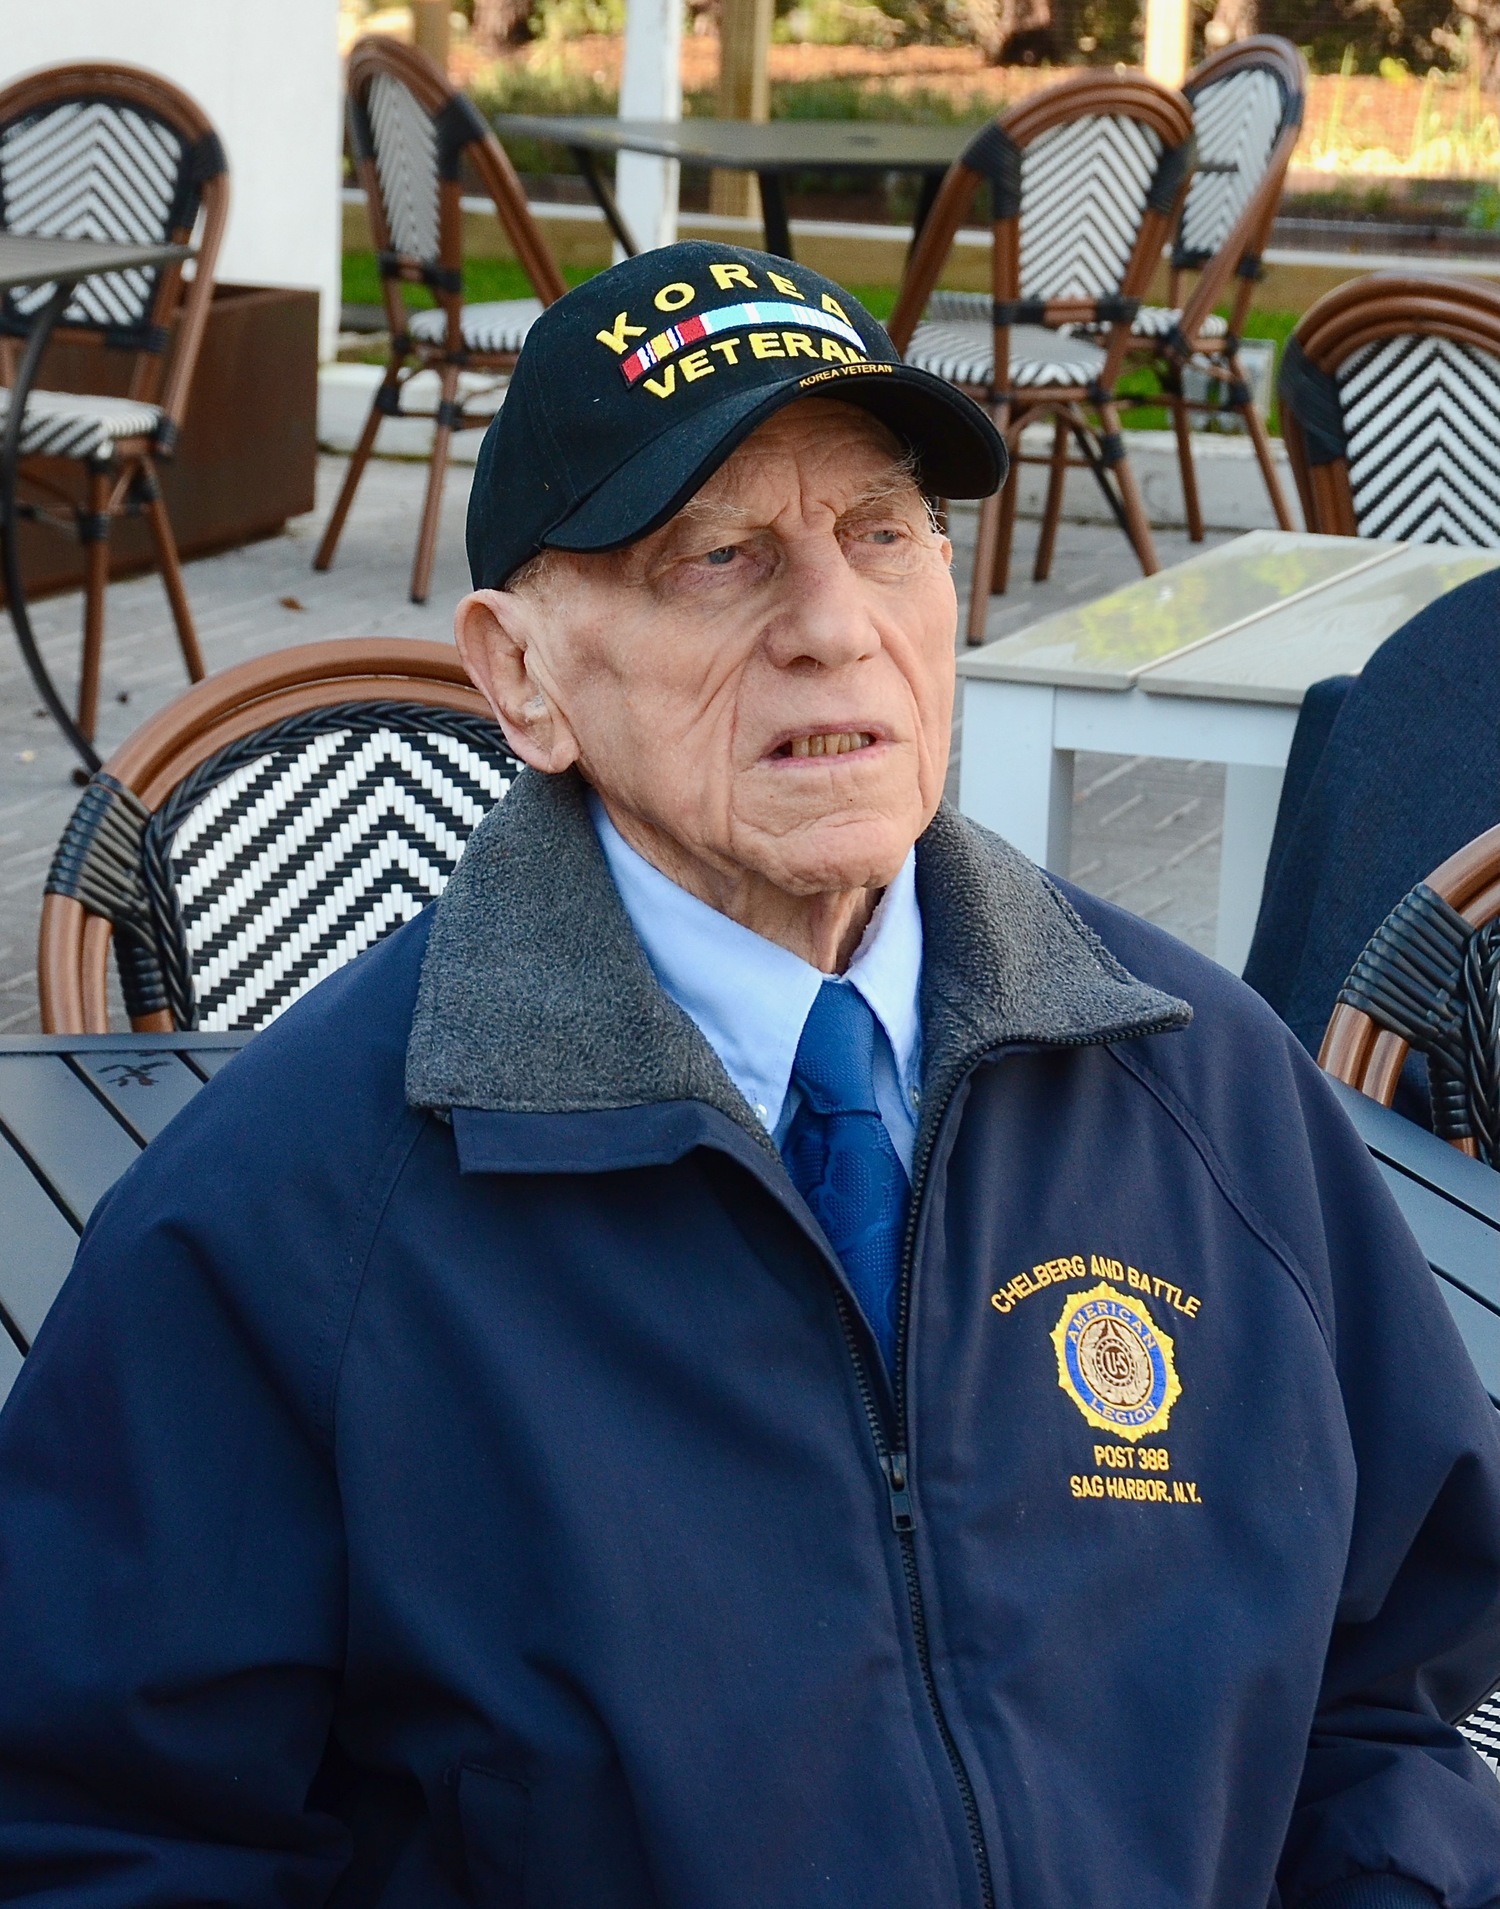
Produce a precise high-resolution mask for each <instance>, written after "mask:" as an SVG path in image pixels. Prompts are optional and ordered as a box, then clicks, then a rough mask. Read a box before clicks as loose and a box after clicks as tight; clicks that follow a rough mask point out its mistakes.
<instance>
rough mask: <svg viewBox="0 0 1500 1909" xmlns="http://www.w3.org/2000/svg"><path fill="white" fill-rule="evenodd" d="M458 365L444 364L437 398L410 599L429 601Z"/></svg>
mask: <svg viewBox="0 0 1500 1909" xmlns="http://www.w3.org/2000/svg"><path fill="white" fill-rule="evenodd" d="M457 396H458V366H457V365H444V366H443V386H442V397H441V398H440V399H439V400H438V418H437V429H436V430H435V431H434V432H433V434H432V460H431V462H430V463H429V465H428V467H427V496H426V499H425V500H424V502H423V505H422V525H421V529H420V530H419V531H418V532H417V554H416V556H415V557H414V559H413V560H412V566H411V600H412V602H413V603H425V602H426V601H427V586H428V584H429V582H430V581H431V580H432V560H433V558H434V557H435V556H436V555H437V540H438V525H439V522H440V520H441V518H442V513H443V481H444V479H445V478H446V477H447V475H448V447H449V445H450V444H451V442H452V440H453V418H454V414H455V413H456V411H457V408H458V407H457V405H456V404H455V402H454V400H455V399H456V398H457Z"/></svg>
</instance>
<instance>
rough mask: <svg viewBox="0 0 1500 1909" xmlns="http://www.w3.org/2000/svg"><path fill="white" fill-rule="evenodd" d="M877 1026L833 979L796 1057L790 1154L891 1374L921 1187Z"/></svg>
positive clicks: (786, 1154)
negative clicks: (912, 1173)
mask: <svg viewBox="0 0 1500 1909" xmlns="http://www.w3.org/2000/svg"><path fill="white" fill-rule="evenodd" d="M876 1032H877V1030H876V1024H875V1016H874V1015H873V1014H872V1013H871V1012H870V1009H869V1007H868V1005H867V1004H866V1002H865V1000H864V997H863V996H862V995H861V994H860V993H859V991H858V990H857V989H856V988H852V987H849V986H847V985H845V984H841V983H839V982H837V981H825V982H824V983H823V985H822V987H821V988H819V990H818V998H817V999H816V1000H815V1001H814V1002H813V1004H812V1010H811V1012H810V1013H809V1014H808V1017H807V1022H806V1025H805V1026H804V1027H803V1029H802V1039H801V1041H800V1042H799V1043H798V1045H797V1058H796V1060H795V1061H794V1062H793V1063H792V1080H793V1082H794V1083H795V1085H796V1086H797V1087H798V1089H799V1090H800V1091H801V1094H802V1104H801V1106H800V1107H799V1108H798V1109H797V1112H796V1113H795V1115H794V1116H793V1118H792V1124H791V1126H790V1128H789V1129H788V1130H787V1136H786V1139H785V1141H784V1142H783V1143H782V1148H781V1157H782V1159H783V1160H785V1162H786V1169H787V1172H788V1173H789V1174H790V1175H791V1176H792V1181H793V1184H794V1185H795V1186H796V1188H797V1191H798V1192H799V1193H800V1194H801V1195H802V1197H803V1199H805V1200H806V1201H807V1204H808V1205H809V1206H810V1207H811V1208H812V1211H813V1215H814V1217H815V1218H816V1219H817V1221H818V1223H819V1225H820V1226H821V1227H822V1228H823V1231H824V1232H825V1233H826V1234H827V1235H828V1241H829V1244H830V1245H831V1246H832V1247H833V1250H834V1251H835V1252H836V1253H837V1254H838V1256H839V1259H840V1260H841V1261H842V1263H843V1267H844V1271H845V1272H846V1273H847V1274H848V1276H849V1284H850V1286H851V1287H853V1289H854V1296H855V1298H856V1299H857V1300H858V1301H859V1304H860V1310H861V1311H862V1312H863V1313H864V1315H865V1318H866V1319H867V1320H868V1321H869V1323H870V1326H871V1328H872V1329H873V1331H874V1334H875V1337H876V1339H877V1340H878V1341H879V1344H880V1351H881V1356H882V1357H883V1358H884V1360H885V1363H886V1369H887V1371H891V1370H893V1369H894V1366H895V1360H896V1275H897V1272H898V1270H899V1267H900V1263H901V1243H902V1236H903V1234H904V1232H905V1229H906V1209H907V1204H908V1201H909V1199H910V1195H911V1188H910V1185H909V1184H908V1182H907V1178H906V1170H905V1168H904V1167H903V1166H902V1164H901V1156H900V1155H899V1154H898V1153H897V1152H896V1149H895V1148H894V1147H893V1146H892V1145H891V1137H890V1135H889V1134H888V1133H887V1132H886V1130H885V1122H884V1121H883V1120H882V1119H881V1118H880V1109H879V1107H878V1106H877V1105H876V1102H875V1038H876Z"/></svg>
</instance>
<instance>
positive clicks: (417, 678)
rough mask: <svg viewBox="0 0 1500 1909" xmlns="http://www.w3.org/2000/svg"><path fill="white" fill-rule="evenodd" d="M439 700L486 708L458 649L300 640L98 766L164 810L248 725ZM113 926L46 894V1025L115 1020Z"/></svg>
mask: <svg viewBox="0 0 1500 1909" xmlns="http://www.w3.org/2000/svg"><path fill="white" fill-rule="evenodd" d="M362 701H370V702H391V701H401V702H405V703H420V704H430V705H432V706H433V707H435V708H440V709H452V710H459V711H462V712H464V713H465V714H469V715H475V716H488V714H489V708H488V705H487V704H486V703H485V700H484V698H483V697H482V696H481V695H480V694H479V692H478V690H476V689H475V688H474V687H473V685H472V684H471V683H470V682H469V679H468V678H467V676H465V674H464V671H463V666H462V664H461V663H460V662H459V660H458V652H457V651H456V650H455V649H454V648H453V647H452V645H451V644H447V643H431V642H424V641H419V640H417V639H415V638H410V637H371V638H367V639H363V640H358V641H351V640H350V639H348V638H340V639H337V640H334V641H331V642H323V643H308V644H301V645H298V646H296V647H294V648H291V649H284V650H277V651H275V652H273V654H271V655H270V656H263V657H257V658H256V659H255V660H254V661H252V662H248V663H241V664H238V665H237V666H236V667H235V668H233V669H227V670H224V671H222V672H221V673H219V674H217V675H214V676H211V677H209V678H208V679H207V680H206V681H205V682H202V683H199V684H198V685H197V686H196V687H195V688H193V689H190V690H188V691H186V692H185V693H184V694H183V695H181V696H179V697H178V698H177V699H176V701H175V702H172V703H169V704H168V706H167V707H166V708H165V709H163V710H162V711H161V712H160V713H159V714H158V715H156V716H153V717H152V718H151V719H150V721H148V722H146V723H143V724H142V725H141V727H140V728H139V729H138V730H136V732H135V733H134V735H132V736H131V737H130V738H129V739H128V740H127V741H125V742H124V743H122V744H121V746H120V747H119V749H117V750H116V751H115V753H114V755H112V756H111V757H110V758H109V760H108V761H107V762H106V763H105V764H104V766H103V768H102V769H100V770H99V771H98V776H97V777H96V778H95V779H96V781H97V780H98V779H99V778H103V777H108V778H112V780H113V781H114V782H115V783H118V784H119V785H120V786H121V787H122V788H124V789H125V790H127V791H129V793H130V795H131V796H133V797H134V798H135V799H136V801H137V802H138V803H139V804H141V805H143V806H144V808H145V809H146V810H148V811H150V812H153V813H154V812H155V811H156V810H157V809H159V808H160V807H161V806H162V804H163V803H164V802H165V801H166V800H167V798H168V796H170V795H171V793H172V791H173V790H174V789H175V788H176V787H177V786H178V784H179V783H181V782H182V781H183V780H184V778H185V777H187V776H188V775H190V774H191V773H192V772H193V770H194V769H196V768H197V767H198V766H199V764H200V763H203V762H206V761H207V760H208V758H209V757H210V756H213V755H216V754H217V753H218V751H219V750H221V749H223V748H225V747H227V745H228V744H230V743H232V742H237V741H239V740H240V739H241V738H242V737H245V736H249V735H253V734H255V733H256V732H257V731H259V730H262V729H267V728H269V727H270V726H271V725H272V724H274V723H278V722H281V721H283V720H285V719H286V718H287V717H291V716H300V715H303V714H305V713H306V712H307V711H309V710H314V709H326V708H329V707H331V706H333V705H337V704H343V703H353V702H362ZM113 934H114V928H113V924H112V922H111V921H110V920H109V918H108V917H107V916H105V915H102V914H96V913H92V912H90V911H89V910H88V909H86V908H85V906H84V904H83V903H82V902H81V901H78V900H75V899H73V898H72V897H70V896H64V895H58V894H48V895H46V896H45V897H44V898H43V901H42V921H41V931H40V936H39V940H38V947H37V989H38V995H39V998H40V1003H41V1018H42V1027H43V1030H44V1031H45V1032H46V1033H48V1034H107V1033H108V1032H109V989H108V959H109V949H110V943H111V941H112V939H113ZM132 1026H133V1027H134V1028H135V1029H136V1031H137V1032H139V1033H163V1032H169V1031H171V1028H172V1018H171V1015H170V1014H168V1013H159V1014H153V1015H147V1016H143V1017H141V1018H139V1019H137V1020H133V1021H132Z"/></svg>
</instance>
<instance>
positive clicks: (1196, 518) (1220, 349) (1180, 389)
mask: <svg viewBox="0 0 1500 1909" xmlns="http://www.w3.org/2000/svg"><path fill="white" fill-rule="evenodd" d="M1182 90H1183V93H1184V94H1185V96H1186V97H1187V99H1188V100H1189V101H1190V102H1191V103H1192V108H1193V125H1194V130H1195V132H1196V134H1197V140H1198V165H1199V170H1198V171H1197V172H1196V173H1195V174H1194V175H1193V180H1192V183H1191V185H1189V187H1188V190H1187V196H1186V198H1184V200H1183V202H1182V210H1181V212H1180V214H1179V216H1178V220H1177V229H1176V233H1175V235H1174V238H1173V243H1172V255H1171V280H1170V291H1169V297H1170V300H1171V303H1170V304H1169V305H1143V306H1142V307H1141V308H1140V310H1139V311H1138V312H1137V313H1136V315H1135V317H1134V318H1133V319H1132V321H1131V326H1130V332H1131V341H1132V342H1131V348H1130V352H1129V354H1128V356H1127V360H1126V362H1127V364H1128V365H1146V366H1149V367H1150V368H1151V369H1152V370H1153V371H1155V373H1156V375H1157V381H1158V382H1159V384H1160V385H1161V388H1162V398H1161V399H1159V400H1158V399H1153V398H1149V397H1147V398H1141V399H1139V400H1130V399H1127V400H1126V403H1127V404H1131V403H1141V404H1152V403H1157V402H1165V404H1166V405H1167V407H1168V409H1169V410H1170V411H1171V413H1172V423H1173V428H1174V430H1175V431H1176V434H1177V458H1178V464H1179V466H1180V468H1181V471H1182V496H1183V504H1184V509H1185V515H1186V517H1187V526H1188V535H1189V537H1190V538H1191V539H1192V541H1193V542H1194V543H1201V542H1202V541H1203V512H1202V508H1201V506H1200V504H1199V501H1198V480H1197V474H1196V472H1195V470H1194V468H1193V442H1192V435H1191V432H1190V429H1189V423H1190V417H1189V414H1190V413H1191V412H1193V411H1206V412H1228V413H1230V414H1231V415H1233V416H1235V417H1238V418H1239V419H1240V421H1241V422H1242V424H1243V425H1244V428H1245V431H1246V433H1247V435H1248V436H1249V439H1250V442H1251V444H1252V446H1253V447H1254V450H1255V456H1256V461H1257V462H1258V463H1259V465H1260V474H1261V476H1262V478H1263V479H1264V480H1265V486H1266V490H1267V493H1268V494H1269V496H1270V499H1271V508H1272V510H1274V511H1275V513H1276V521H1277V523H1278V524H1279V525H1280V526H1281V528H1282V529H1283V530H1291V529H1292V528H1293V524H1292V517H1291V512H1290V511H1289V510H1288V509H1287V503H1286V498H1285V496H1284V495H1283V493H1282V489H1281V482H1280V479H1279V478H1278V477H1277V475H1276V467H1275V465H1274V464H1273V463H1272V461H1271V444H1270V439H1269V437H1268V436H1267V433H1266V426H1265V421H1264V419H1263V418H1262V417H1261V416H1260V413H1259V412H1258V411H1257V410H1256V408H1255V404H1254V402H1253V399H1252V396H1251V390H1250V384H1249V381H1248V380H1247V378H1246V377H1245V373H1244V368H1243V367H1242V365H1241V364H1240V361H1239V348H1240V342H1241V339H1242V336H1243V333H1244V327H1245V317H1246V314H1247V313H1248V311H1249V309H1250V301H1251V299H1252V298H1253V297H1254V295H1255V287H1256V284H1257V282H1258V281H1259V279H1260V278H1261V276H1262V275H1263V272H1264V267H1263V265H1262V263H1261V259H1262V255H1263V253H1264V251H1265V248H1266V245H1267V243H1268V242H1269V240H1270V236H1271V227H1272V224H1273V223H1274V221H1275V218H1276V210H1277V207H1278V206H1279V204H1280V202H1281V193H1282V188H1283V186H1284V185H1285V183H1286V170H1287V167H1288V166H1289V165H1290V163H1291V158H1292V152H1293V149H1294V148H1295V146H1296V144H1297V138H1298V135H1299V133H1300V131H1301V127H1302V111H1303V106H1304V103H1305V101H1306V97H1307V62H1306V61H1305V60H1304V59H1303V57H1302V55H1301V54H1300V53H1299V52H1298V50H1297V49H1296V47H1294V46H1292V45H1291V44H1290V43H1289V42H1288V41H1286V40H1278V39H1274V38H1272V37H1271V36H1269V35H1257V36H1256V37H1255V38H1253V39H1248V40H1240V41H1237V42H1236V43H1235V44H1234V45H1232V46H1227V47H1225V48H1223V50H1222V51H1220V52H1218V53H1215V54H1213V55H1211V56H1210V57H1209V58H1208V59H1206V60H1205V61H1204V62H1203V64H1202V65H1201V66H1198V67H1195V68H1194V70H1193V71H1192V72H1191V73H1190V74H1189V75H1188V77H1187V79H1186V81H1185V82H1184V84H1183V89H1182ZM1194 281H1195V282H1194ZM1226 302H1227V303H1228V305H1229V315H1228V317H1227V318H1225V317H1221V316H1220V315H1219V314H1218V313H1217V312H1216V311H1215V309H1214V308H1215V306H1217V305H1220V304H1223V303H1226ZM1189 369H1191V370H1195V371H1199V372H1202V373H1204V374H1205V375H1206V378H1207V379H1208V380H1209V381H1210V382H1209V384H1208V394H1209V395H1208V396H1207V397H1205V398H1194V397H1189V396H1188V395H1187V393H1186V390H1185V388H1184V377H1183V374H1184V373H1185V372H1186V371H1188V370H1189Z"/></svg>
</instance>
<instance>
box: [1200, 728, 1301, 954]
mask: <svg viewBox="0 0 1500 1909" xmlns="http://www.w3.org/2000/svg"><path fill="white" fill-rule="evenodd" d="M1284 774H1285V770H1284V769H1271V768H1262V767H1260V766H1259V765H1258V764H1251V763H1245V762H1231V763H1228V764H1227V765H1226V766H1225V770H1224V841H1223V847H1222V849H1221V850H1220V854H1219V925H1218V933H1217V935H1216V937H1215V943H1214V956H1215V959H1216V960H1218V961H1219V963H1220V964H1221V965H1222V966H1223V967H1226V968H1228V969H1229V970H1230V972H1231V973H1233V974H1239V973H1240V972H1241V971H1242V970H1243V968H1244V966H1245V957H1246V956H1247V955H1248V954H1249V952H1250V941H1251V938H1252V936H1253V935H1254V933H1255V917H1256V916H1257V915H1258V914H1259V913H1260V893H1261V889H1262V888H1263V887H1264V886H1265V879H1266V860H1267V857H1268V856H1269V855H1270V853H1271V835H1272V832H1273V831H1274V829H1275V827H1276V810H1277V807H1278V805H1279V804H1280V801H1281V782H1282V777H1283V776H1284Z"/></svg>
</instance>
